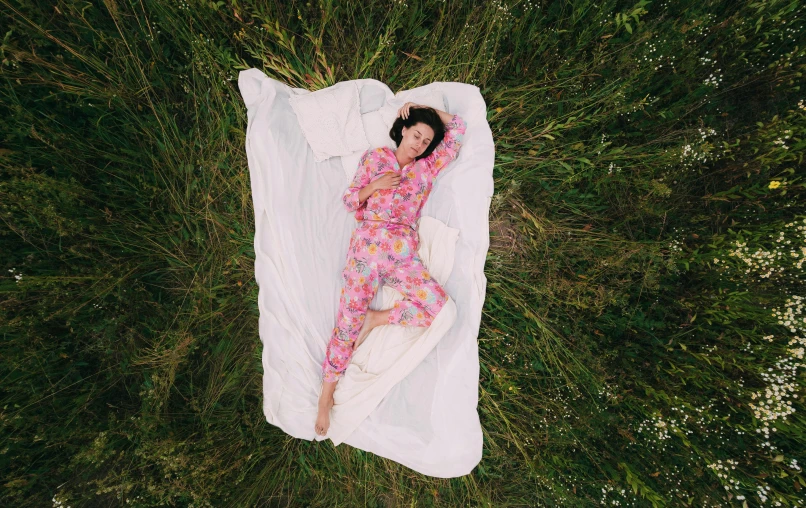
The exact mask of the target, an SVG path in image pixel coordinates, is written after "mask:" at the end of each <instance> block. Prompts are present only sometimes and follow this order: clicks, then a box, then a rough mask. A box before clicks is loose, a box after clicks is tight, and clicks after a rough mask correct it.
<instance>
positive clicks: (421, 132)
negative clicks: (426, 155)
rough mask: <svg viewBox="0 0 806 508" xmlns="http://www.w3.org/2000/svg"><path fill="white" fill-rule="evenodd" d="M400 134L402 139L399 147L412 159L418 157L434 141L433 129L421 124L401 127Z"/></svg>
mask: <svg viewBox="0 0 806 508" xmlns="http://www.w3.org/2000/svg"><path fill="white" fill-rule="evenodd" d="M401 134H402V135H403V139H402V140H401V141H400V147H401V148H402V149H403V152H404V153H405V154H406V155H410V156H411V158H412V159H413V158H415V157H419V156H420V155H421V154H422V153H423V152H424V151H425V149H426V148H428V145H430V144H431V140H433V139H434V129H432V128H431V127H429V126H428V125H426V124H424V123H422V122H417V123H416V124H414V125H412V126H411V127H408V128H407V127H403V129H402V131H401Z"/></svg>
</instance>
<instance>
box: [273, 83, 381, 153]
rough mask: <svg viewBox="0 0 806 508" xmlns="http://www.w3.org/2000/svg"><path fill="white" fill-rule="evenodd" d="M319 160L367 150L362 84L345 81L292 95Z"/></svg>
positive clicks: (300, 121)
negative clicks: (363, 120)
mask: <svg viewBox="0 0 806 508" xmlns="http://www.w3.org/2000/svg"><path fill="white" fill-rule="evenodd" d="M288 102H289V103H290V104H291V108H292V109H293V110H294V113H295V114H296V115H297V120H298V121H299V125H300V128H301V129H302V133H303V135H304V136H305V139H306V140H307V141H308V145H310V147H311V149H312V150H313V153H314V159H315V160H316V162H322V161H324V160H326V159H329V158H330V157H339V156H342V155H347V154H351V153H353V152H356V151H358V150H366V149H367V147H369V142H368V141H367V138H366V136H365V135H364V125H363V123H362V122H361V111H360V100H359V95H358V86H357V85H356V84H355V83H354V82H342V83H337V84H335V85H333V86H330V87H327V88H324V89H322V90H317V91H316V92H310V93H304V92H303V93H300V94H299V95H291V96H289V98H288Z"/></svg>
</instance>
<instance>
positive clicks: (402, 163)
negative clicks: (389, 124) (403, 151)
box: [395, 147, 414, 168]
mask: <svg viewBox="0 0 806 508" xmlns="http://www.w3.org/2000/svg"><path fill="white" fill-rule="evenodd" d="M399 151H400V148H399V147H398V149H397V150H395V158H396V159H397V164H398V165H399V166H400V167H401V168H402V167H404V166H406V164H408V163H410V162H411V161H413V160H414V159H406V158H404V157H405V156H404V155H400V154H398V152H399Z"/></svg>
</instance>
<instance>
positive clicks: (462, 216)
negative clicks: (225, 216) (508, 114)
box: [238, 69, 495, 478]
mask: <svg viewBox="0 0 806 508" xmlns="http://www.w3.org/2000/svg"><path fill="white" fill-rule="evenodd" d="M238 83H239V87H240V90H241V94H242V96H243V99H244V103H245V105H246V107H247V117H248V125H247V135H246V151H247V158H248V164H249V172H250V179H251V187H252V199H253V204H254V210H255V254H256V259H255V278H256V281H257V283H258V285H259V296H258V306H259V311H260V318H259V329H260V339H261V342H262V344H263V351H262V363H263V368H264V377H263V390H264V404H263V410H264V414H265V416H266V419H267V421H268V422H269V423H271V424H273V425H276V426H278V427H280V428H281V429H282V430H283V431H285V432H286V433H288V434H289V435H291V436H294V437H297V438H301V439H309V440H312V439H317V440H321V439H323V438H322V436H317V435H316V433H315V432H314V422H315V419H316V412H317V401H318V396H319V393H320V387H321V375H322V374H321V364H322V361H323V360H324V355H325V348H326V346H327V342H328V340H329V339H330V333H331V331H332V328H333V326H334V324H335V319H336V314H337V312H338V303H339V294H340V290H341V286H342V280H341V273H342V270H343V268H344V263H345V261H346V257H347V248H348V245H349V240H350V236H351V234H352V231H353V230H354V229H355V227H356V221H355V218H354V214H352V213H349V212H348V211H347V210H346V209H345V208H344V206H343V204H342V202H341V196H342V194H343V192H344V190H345V189H346V188H347V186H348V185H349V179H348V178H347V176H346V175H345V170H344V169H343V167H342V158H340V157H334V158H331V159H328V160H325V161H322V162H316V161H315V159H314V153H313V151H312V150H311V149H310V147H309V146H308V144H307V142H306V140H305V137H304V136H303V134H302V131H301V129H300V127H299V124H298V122H297V118H296V116H295V114H294V112H293V110H292V108H291V106H290V104H289V101H288V97H289V96H290V95H292V94H301V93H308V92H307V91H305V90H302V89H294V88H291V87H288V86H287V85H285V84H284V83H282V82H280V81H277V80H274V79H271V78H268V77H267V76H266V75H265V74H264V73H263V72H261V71H260V70H258V69H249V70H246V71H242V72H241V73H240V75H239V80H238ZM342 83H350V82H342ZM342 83H339V84H337V85H334V86H340V85H342ZM355 83H356V84H357V85H358V86H359V87H360V88H363V87H365V86H370V87H372V90H375V91H377V89H381V90H382V91H383V95H384V96H385V98H386V101H385V104H386V105H393V106H398V107H399V106H400V105H402V104H403V103H404V102H405V101H406V100H408V99H409V98H412V97H416V95H417V94H418V93H420V92H422V91H428V90H430V89H432V88H433V87H436V88H437V89H440V90H442V92H443V94H444V97H445V102H446V107H447V108H448V109H447V110H448V112H450V113H458V114H459V115H461V116H462V118H464V119H465V121H466V122H467V125H468V127H467V131H466V133H465V137H464V144H463V146H462V148H461V150H460V153H459V157H458V158H457V159H456V160H455V161H453V162H452V163H451V164H450V165H449V166H448V167H447V168H446V169H445V170H444V172H443V174H441V175H440V177H439V178H438V179H437V181H436V182H435V185H434V188H433V190H432V193H431V195H430V197H429V200H428V202H427V203H426V205H425V206H424V208H423V213H422V215H423V216H428V217H433V218H435V219H437V220H438V221H440V222H441V223H443V224H444V225H447V226H448V227H450V228H454V229H456V230H458V231H459V234H458V239H457V240H456V243H455V249H454V251H453V268H452V269H451V271H450V277H449V278H448V280H447V282H446V283H445V284H444V287H445V289H446V291H447V293H448V294H449V295H450V296H451V299H452V300H453V302H454V303H455V312H456V316H455V321H454V323H453V325H452V326H451V327H450V329H449V330H448V331H447V333H445V334H444V335H443V336H442V337H441V338H440V339H439V342H438V343H436V344H435V346H434V347H433V349H431V350H430V352H429V353H428V354H427V355H426V356H425V358H424V359H423V360H422V362H420V363H419V364H418V365H417V366H416V367H414V369H413V370H411V372H409V373H408V375H406V377H405V378H404V379H402V380H401V381H400V382H398V383H397V384H396V385H395V386H394V387H392V388H391V389H390V390H389V391H388V393H386V395H385V396H384V397H383V398H382V400H381V401H380V403H378V404H377V406H376V407H374V409H372V410H371V412H369V414H368V416H367V417H366V418H365V419H363V420H362V421H361V422H360V423H359V424H358V426H357V427H355V429H354V430H351V431H350V432H349V435H347V436H346V437H343V438H339V439H338V440H334V444H339V443H340V442H344V443H347V444H349V445H351V446H354V447H357V448H360V449H363V450H365V451H370V452H372V453H375V454H377V455H380V456H383V457H387V458H389V459H392V460H395V461H396V462H399V463H401V464H403V465H405V466H407V467H410V468H411V469H413V470H415V471H418V472H420V473H422V474H426V475H429V476H435V477H441V478H452V477H458V476H463V475H465V474H468V473H469V472H471V471H472V469H473V468H474V467H475V466H476V465H477V464H478V462H479V461H480V460H481V456H482V445H483V440H482V431H481V425H480V422H479V417H478V412H477V405H478V381H479V359H478V348H477V337H478V331H479V324H480V322H481V309H482V306H483V303H484V295H485V290H486V284H487V279H486V277H485V276H484V263H485V259H486V256H487V250H488V248H489V221H488V213H489V206H490V199H491V197H492V194H493V179H492V170H493V161H494V156H495V151H494V143H493V138H492V132H491V130H490V127H489V125H488V124H487V120H486V104H485V102H484V100H483V98H482V96H481V94H480V91H479V89H478V88H477V87H475V86H472V85H467V84H463V83H446V82H439V83H432V84H430V85H427V86H425V87H420V88H417V89H412V90H407V91H402V92H399V93H398V94H397V95H394V94H393V93H392V92H391V90H390V89H389V88H388V87H387V86H386V85H384V84H383V83H381V82H379V81H376V80H370V79H363V80H355ZM368 90H369V89H368ZM384 294H385V292H384V291H378V294H377V295H376V298H375V299H374V300H373V303H372V304H371V307H372V308H378V309H379V308H382V307H381V306H382V304H383V297H384ZM387 296H388V295H387ZM383 328H390V327H381V328H379V329H376V330H374V331H373V334H375V333H376V332H377V331H378V330H381V329H383ZM369 342H370V340H369V338H368V339H367V341H366V342H365V343H364V344H362V347H363V346H364V345H367V344H368V343H369ZM359 349H361V348H359ZM357 356H358V351H357V352H356V357H357ZM356 357H354V358H356ZM340 384H341V382H340ZM339 388H340V387H338V386H337V394H338V393H339ZM335 398H336V400H337V401H338V400H339V399H338V397H337V396H336V397H335Z"/></svg>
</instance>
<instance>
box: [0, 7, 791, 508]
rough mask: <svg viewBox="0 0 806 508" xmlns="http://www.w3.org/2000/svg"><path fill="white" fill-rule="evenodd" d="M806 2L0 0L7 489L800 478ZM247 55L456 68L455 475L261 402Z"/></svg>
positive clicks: (410, 493) (153, 499) (37, 497)
mask: <svg viewBox="0 0 806 508" xmlns="http://www.w3.org/2000/svg"><path fill="white" fill-rule="evenodd" d="M805 9H806V7H804V5H801V3H800V2H799V1H797V0H791V1H790V0H754V1H742V0H737V1H727V0H725V1H712V0H696V1H694V0H678V1H672V0H665V1H664V0H660V1H652V2H649V1H646V0H640V1H639V2H637V3H636V2H634V1H633V0H630V1H628V2H623V1H613V0H597V1H596V2H593V1H591V0H562V1H560V0H558V1H539V0H526V1H518V0H489V1H475V2H472V1H468V2H460V1H454V0H445V1H422V2H421V1H416V0H394V1H390V0H384V1H375V0H361V1H358V0H351V1H342V2H336V1H330V0H311V1H307V2H306V1H304V0H303V1H275V2H263V1H257V0H252V1H246V0H220V1H211V0H204V1H201V0H159V1H156V0H103V1H98V0H95V1H86V0H54V1H52V2H45V1H34V0H0V12H2V16H0V37H2V46H0V59H1V60H2V63H1V64H0V118H2V122H0V219H2V221H0V253H2V256H0V265H2V266H0V268H1V269H2V270H0V271H1V272H2V273H0V332H1V333H2V342H0V344H2V345H1V346H0V348H1V349H0V379H2V384H0V408H1V409H0V471H2V478H0V504H2V505H3V506H15V507H43V506H53V507H65V508H66V507H79V506H102V507H106V506H133V507H150V506H188V507H205V506H368V507H381V506H408V507H414V506H417V507H425V506H472V507H476V506H478V507H481V506H492V507H499V506H518V507H520V506H524V507H525V506H598V505H602V506H603V505H607V506H653V507H656V506H696V507H706V506H737V507H738V506H741V507H745V506H787V507H788V506H804V504H806V503H804V499H806V491H804V489H806V474H804V472H803V470H802V468H803V467H804V466H806V439H804V437H806V436H805V435H806V407H804V403H803V398H804V396H806V390H804V387H805V386H806V377H805V376H804V367H806V365H804V349H806V338H805V337H806V310H805V309H804V307H806V301H804V298H806V287H805V286H804V282H805V281H804V272H806V267H804V266H803V263H804V261H806V209H805V208H804V205H806V193H804V189H805V188H804V183H806V182H804V160H803V158H804V153H806V141H804V138H805V137H806V90H803V89H801V85H802V84H803V83H804V77H803V73H804V70H806V58H804V56H805V53H804V51H806V50H805V49H804V47H806V29H804V25H805V23H804V17H805V16H806V10H805ZM253 67H255V68H258V69H261V70H262V71H264V72H265V73H266V74H267V75H268V76H270V77H272V78H274V79H278V80H283V81H284V82H286V83H288V84H289V85H291V86H294V87H303V88H306V89H309V90H317V89H321V88H324V87H327V86H330V85H332V84H335V83H337V82H339V81H343V80H350V79H358V78H374V79H377V80H380V81H383V82H384V83H387V84H388V85H389V86H390V87H391V88H392V90H393V91H398V90H402V89H408V88H413V87H417V86H421V85H425V84H427V83H430V82H433V81H460V82H465V83H471V84H474V85H476V86H478V87H479V89H480V90H481V93H482V95H483V96H484V99H485V100H486V102H487V105H488V112H489V117H488V120H489V123H490V126H491V127H492V130H493V134H494V138H495V143H496V160H495V170H494V177H495V195H494V197H493V202H492V205H491V210H490V230H491V231H490V233H491V238H490V241H491V245H490V251H489V256H488V258H487V263H486V266H485V271H486V275H487V278H488V288H487V296H486V302H485V306H484V311H483V318H482V323H481V330H480V334H479V338H478V340H479V353H480V362H481V378H480V384H479V396H480V398H479V406H478V410H479V413H480V416H481V420H482V427H483V429H484V457H483V459H482V461H481V463H480V464H479V466H478V467H477V468H476V469H475V470H474V471H473V472H472V473H471V474H469V475H467V476H465V477H461V478H454V479H437V478H431V477H426V476H422V475H420V474H417V473H414V472H412V471H411V470H409V469H407V468H406V467H404V466H401V465H400V464H397V463H395V462H393V461H389V460H386V459H383V458H380V457H377V456H375V455H373V454H369V453H365V452H362V451H361V450H358V449H354V448H351V447H350V446H348V445H341V446H339V447H338V448H334V447H333V446H332V443H331V442H330V441H325V442H322V443H316V442H307V441H304V440H298V439H294V438H291V437H289V436H287V435H286V434H284V433H283V432H282V431H280V430H279V429H277V428H276V427H273V426H271V425H269V424H268V423H266V421H265V419H264V417H263V414H262V410H261V402H262V393H261V377H262V367H261V362H260V352H261V344H260V340H259V335H258V326H257V324H258V308H257V305H256V302H257V295H258V287H257V285H256V284H255V281H254V270H253V268H254V265H253V261H254V251H253V232H254V214H253V210H252V197H251V191H250V182H249V172H248V166H247V159H246V153H245V146H244V143H245V130H246V110H245V107H244V105H243V102H242V100H241V97H240V94H239V91H238V88H237V78H238V73H239V72H240V71H241V70H244V69H248V68H253ZM313 424H314V422H313V421H311V425H312V426H313Z"/></svg>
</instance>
